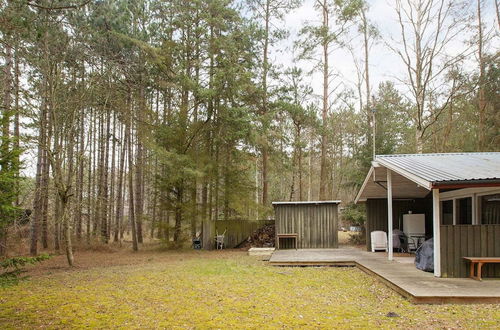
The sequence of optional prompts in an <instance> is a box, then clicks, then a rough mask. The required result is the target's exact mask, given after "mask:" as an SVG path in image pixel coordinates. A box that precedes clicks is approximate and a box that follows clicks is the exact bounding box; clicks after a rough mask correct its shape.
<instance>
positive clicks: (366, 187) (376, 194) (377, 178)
mask: <svg viewBox="0 0 500 330" xmlns="http://www.w3.org/2000/svg"><path fill="white" fill-rule="evenodd" d="M387 169H388V167H385V166H384V165H382V164H380V166H378V167H373V166H372V167H371V168H370V170H369V171H368V174H367V176H366V178H365V180H364V182H363V185H362V186H361V189H360V190H359V192H358V195H357V196H356V199H355V200H354V202H355V203H359V202H365V201H366V200H367V199H380V198H387ZM389 169H390V168H389ZM390 170H391V169H390ZM420 183H422V185H421V184H420ZM420 183H417V182H414V181H413V180H412V179H410V178H408V177H406V176H405V175H403V174H402V172H401V171H392V195H393V198H394V199H414V198H424V197H426V196H427V195H428V194H429V192H430V188H428V187H430V184H427V183H424V182H421V181H420Z"/></svg>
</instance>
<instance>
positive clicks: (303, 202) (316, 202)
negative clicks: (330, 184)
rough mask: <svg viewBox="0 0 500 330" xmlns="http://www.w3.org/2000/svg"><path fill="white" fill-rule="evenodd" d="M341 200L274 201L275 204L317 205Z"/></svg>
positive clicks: (338, 202) (335, 202)
mask: <svg viewBox="0 0 500 330" xmlns="http://www.w3.org/2000/svg"><path fill="white" fill-rule="evenodd" d="M340 203H341V201H340V200H334V201H296V202H293V201H292V202H272V204H273V205H304V204H310V205H317V204H340Z"/></svg>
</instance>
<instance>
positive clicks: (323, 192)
mask: <svg viewBox="0 0 500 330" xmlns="http://www.w3.org/2000/svg"><path fill="white" fill-rule="evenodd" d="M327 8H328V3H327V1H326V0H324V1H323V29H324V30H325V31H328V28H329V22H328V19H329V17H328V11H327ZM329 43H330V42H329V38H328V36H323V110H322V116H321V117H322V123H323V125H322V131H321V164H320V166H321V167H320V182H319V199H320V200H326V199H327V198H328V192H327V174H328V173H327V159H326V158H327V151H328V147H327V145H328V140H327V132H328V108H329V102H328V93H329V87H328V86H329V77H330V74H329V66H328V46H329Z"/></svg>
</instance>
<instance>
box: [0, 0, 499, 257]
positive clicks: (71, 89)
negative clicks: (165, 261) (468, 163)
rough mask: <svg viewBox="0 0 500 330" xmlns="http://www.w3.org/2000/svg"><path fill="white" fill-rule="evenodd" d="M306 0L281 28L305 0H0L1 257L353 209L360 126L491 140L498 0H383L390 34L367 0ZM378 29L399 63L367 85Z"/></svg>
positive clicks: (495, 118) (419, 146)
mask: <svg viewBox="0 0 500 330" xmlns="http://www.w3.org/2000/svg"><path fill="white" fill-rule="evenodd" d="M309 2H310V3H311V4H312V5H313V6H314V10H315V17H310V19H309V20H308V21H307V22H304V24H303V26H301V27H300V29H299V32H298V33H297V34H294V35H291V34H290V33H289V31H287V30H286V29H284V28H283V24H282V23H283V19H284V17H285V15H286V14H287V13H289V12H290V11H292V10H296V9H297V8H299V7H300V6H301V5H303V3H302V2H301V1H291V0H288V1H286V0H248V1H236V0H234V1H232V0H212V1H201V0H199V1H198V0H193V1H183V0H172V1H159V0H158V1H153V0H135V1H126V0H114V1H110V0H109V1H108V0H101V1H85V0H74V1H69V0H67V1H55V0H32V1H24V0H23V1H21V0H11V1H6V0H2V1H0V35H1V39H0V41H1V53H0V56H1V58H0V64H1V66H2V71H1V73H0V80H1V82H2V85H1V86H2V90H1V92H0V104H1V127H2V135H1V146H0V190H1V195H0V255H2V254H6V253H7V252H9V251H8V249H7V247H9V246H11V245H10V244H15V243H18V241H19V237H21V238H28V237H29V240H30V244H29V245H30V252H31V254H33V255H36V254H37V253H38V251H39V249H40V248H42V249H49V250H56V251H60V250H62V249H66V253H67V255H68V261H69V262H70V264H71V263H72V258H73V257H72V248H71V245H72V240H73V241H74V240H76V241H77V242H81V243H79V244H88V245H92V244H96V242H103V243H108V242H110V241H115V242H121V241H122V240H124V238H126V239H128V240H130V241H132V242H133V248H134V249H135V250H137V249H138V247H139V246H140V244H141V243H142V242H143V241H144V240H146V239H149V238H152V237H155V238H159V239H162V240H164V241H166V242H169V244H176V245H180V244H181V243H182V242H183V241H185V240H186V239H188V238H190V237H192V236H194V235H195V233H196V232H197V231H199V230H200V229H201V227H202V226H201V224H202V222H203V221H212V220H219V219H223V220H231V219H266V218H269V217H272V210H271V207H270V203H271V201H278V200H280V201H284V200H318V199H321V200H327V199H341V200H342V201H344V206H345V207H346V209H347V210H348V211H352V210H353V209H354V207H353V206H350V205H349V203H350V202H351V201H352V200H353V198H354V194H355V193H356V191H357V189H358V187H359V185H360V184H361V182H362V180H363V178H364V175H365V173H366V171H367V169H368V168H369V165H370V161H371V159H372V153H373V148H372V147H373V140H375V150H376V153H377V154H391V153H415V152H454V151H489V150H493V151H499V150H500V136H499V127H500V113H499V111H498V108H499V95H498V93H499V87H500V68H499V56H498V55H499V53H498V45H499V43H498V33H499V20H498V15H499V14H498V3H497V1H495V0H492V1H480V0H478V1H451V0H427V1H423V0H404V1H403V0H396V1H394V3H393V8H392V10H394V12H395V13H396V17H397V21H398V26H399V31H396V32H395V35H397V38H395V37H389V36H386V35H384V34H383V33H381V31H379V30H378V28H377V22H372V21H371V20H370V19H369V18H368V17H369V15H368V13H369V10H370V1H362V0H344V1H331V0H321V1H320V0H317V1H309ZM485 8H486V9H485ZM492 12H493V15H492ZM484 17H488V20H486V19H484ZM490 18H491V19H490ZM380 19H382V20H383V17H382V18H380ZM283 40H287V41H288V44H289V48H287V49H280V47H282V45H283ZM373 45H382V46H383V47H385V48H386V49H387V50H389V51H391V52H392V53H393V54H395V55H396V56H397V57H398V58H399V60H400V64H401V65H402V67H403V68H404V71H403V73H404V74H401V75H400V76H396V77H394V78H392V79H389V80H387V81H384V82H382V83H380V84H378V85H374V84H373V83H371V79H370V78H371V75H370V69H371V68H372V67H371V66H370V59H371V58H372V56H373V54H372V49H373V48H372V46H373ZM280 50H281V51H282V52H286V53H288V54H292V55H291V56H292V58H293V59H292V65H290V66H288V65H283V64H281V62H280V61H279V56H283V55H279V51H280ZM338 51H343V52H345V51H348V52H349V53H350V54H351V55H352V58H351V59H352V63H353V64H354V65H355V68H356V72H357V74H356V76H354V77H348V78H349V79H348V80H349V81H354V83H345V81H346V80H347V79H346V77H342V76H340V75H339V70H338V69H339V67H338V65H339V64H338V63H335V61H332V54H335V52H338ZM277 54H278V55H277ZM311 77H314V79H315V80H317V78H320V79H321V91H315V90H314V89H313V87H312V86H311V83H310V81H311ZM374 128H375V129H374ZM373 132H375V135H374V133H373ZM30 213H31V215H30ZM27 231H29V232H27ZM9 253H13V254H15V253H22V252H20V251H18V250H15V249H14V250H12V251H10V252H9Z"/></svg>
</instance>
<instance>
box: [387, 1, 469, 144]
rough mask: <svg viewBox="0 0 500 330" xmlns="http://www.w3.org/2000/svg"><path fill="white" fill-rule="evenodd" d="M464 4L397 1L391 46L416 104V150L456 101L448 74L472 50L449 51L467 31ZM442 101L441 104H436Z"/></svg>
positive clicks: (412, 99)
mask: <svg viewBox="0 0 500 330" xmlns="http://www.w3.org/2000/svg"><path fill="white" fill-rule="evenodd" d="M463 10H464V4H463V3H461V2H459V1H453V0H397V1H396V5H395V11H396V14H397V18H398V23H399V27H400V38H399V39H398V40H396V41H395V42H393V43H392V44H389V47H390V48H391V49H392V50H393V51H394V52H395V53H396V54H397V55H398V56H399V58H400V59H401V60H402V62H403V63H404V66H405V70H406V77H405V79H398V80H400V81H401V82H403V83H404V84H405V85H406V86H407V87H408V89H409V91H410V95H411V101H412V102H413V104H414V111H413V114H412V120H413V123H414V126H415V149H416V151H417V152H419V153H421V152H422V151H423V147H424V142H425V140H426V137H427V136H426V133H427V130H428V129H429V127H431V126H432V125H433V124H434V123H436V121H437V120H438V118H439V116H440V115H441V114H442V112H443V110H444V109H446V107H447V105H448V104H449V102H450V101H451V100H452V99H453V96H454V94H455V93H456V91H457V89H458V88H450V86H449V85H448V84H447V83H446V82H445V81H444V79H445V75H446V74H447V73H448V72H449V71H450V70H451V69H452V68H453V67H455V66H456V65H457V64H458V63H459V62H460V61H462V59H463V58H464V57H465V55H466V54H467V53H468V52H469V50H470V48H468V47H462V48H461V50H460V52H458V53H455V54H453V53H451V52H448V51H447V50H448V48H451V46H452V44H453V42H455V41H458V38H459V37H460V35H461V33H462V32H463V31H464V29H465V28H466V24H463V19H464V18H463V17H460V14H462V15H463V13H464V12H463ZM437 100H439V101H440V102H439V104H438V102H437Z"/></svg>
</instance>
